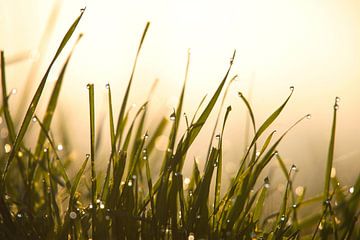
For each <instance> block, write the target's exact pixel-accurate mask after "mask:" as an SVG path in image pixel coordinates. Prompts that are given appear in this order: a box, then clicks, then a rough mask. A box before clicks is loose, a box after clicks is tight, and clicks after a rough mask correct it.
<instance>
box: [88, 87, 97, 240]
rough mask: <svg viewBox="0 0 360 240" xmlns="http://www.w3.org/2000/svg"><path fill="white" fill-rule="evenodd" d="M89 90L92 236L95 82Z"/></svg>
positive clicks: (94, 176)
mask: <svg viewBox="0 0 360 240" xmlns="http://www.w3.org/2000/svg"><path fill="white" fill-rule="evenodd" d="M87 88H88V90H89V107H90V159H91V203H92V206H93V209H92V211H91V219H92V225H91V226H92V228H91V230H92V236H93V237H95V236H96V229H95V226H96V225H97V223H96V208H97V206H96V198H97V191H96V171H95V101H94V84H88V85H87Z"/></svg>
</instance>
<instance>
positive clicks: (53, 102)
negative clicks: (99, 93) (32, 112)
mask: <svg viewBox="0 0 360 240" xmlns="http://www.w3.org/2000/svg"><path fill="white" fill-rule="evenodd" d="M82 36H83V35H82V34H80V35H79V37H78V38H77V40H76V42H75V44H74V46H73V48H72V49H71V51H70V53H69V55H68V57H67V59H66V61H65V63H64V65H63V67H62V69H61V71H60V74H59V77H58V79H57V80H56V82H55V86H54V88H53V90H52V93H51V96H50V100H49V103H48V105H47V108H46V112H45V116H44V118H43V121H42V123H43V126H44V129H45V132H47V131H49V129H50V125H51V122H52V119H53V116H54V112H55V109H56V106H57V102H58V98H59V94H60V90H61V86H62V82H63V79H64V76H65V72H66V69H67V66H68V64H69V61H70V59H71V57H72V54H73V52H74V50H75V47H76V46H77V44H78V43H79V41H80V39H81V38H82ZM45 138H46V136H45V134H44V133H43V132H40V133H39V136H38V141H37V144H36V148H35V156H37V157H39V154H40V153H41V151H42V148H43V145H44V142H45Z"/></svg>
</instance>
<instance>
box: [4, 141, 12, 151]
mask: <svg viewBox="0 0 360 240" xmlns="http://www.w3.org/2000/svg"><path fill="white" fill-rule="evenodd" d="M11 148H12V147H11V145H10V144H8V143H7V144H5V146H4V150H5V153H9V152H10V151H11Z"/></svg>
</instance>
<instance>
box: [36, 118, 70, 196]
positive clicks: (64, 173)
mask: <svg viewBox="0 0 360 240" xmlns="http://www.w3.org/2000/svg"><path fill="white" fill-rule="evenodd" d="M34 118H35V119H36V121H37V122H38V123H39V126H40V130H41V132H42V133H43V134H44V136H45V137H46V138H47V140H48V141H49V143H50V146H51V148H52V149H53V152H54V154H55V157H56V160H58V162H59V165H60V172H61V175H62V177H63V178H64V180H65V184H66V188H67V190H68V191H70V189H71V183H70V180H69V177H68V175H67V173H66V169H65V166H64V164H63V163H62V162H61V160H60V157H59V155H58V153H57V151H56V146H55V143H54V141H53V140H52V139H51V137H50V135H49V133H48V132H47V131H46V129H45V127H44V125H43V124H42V123H41V121H40V119H39V118H38V117H37V116H36V115H35V116H34Z"/></svg>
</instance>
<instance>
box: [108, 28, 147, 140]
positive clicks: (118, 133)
mask: <svg viewBox="0 0 360 240" xmlns="http://www.w3.org/2000/svg"><path fill="white" fill-rule="evenodd" d="M149 26H150V22H147V23H146V26H145V29H144V32H143V34H142V37H141V40H140V43H139V47H138V50H137V52H136V56H135V60H134V65H133V68H132V71H131V75H130V79H129V83H128V86H127V88H126V91H125V95H124V98H123V101H122V104H121V109H120V113H119V117H118V121H117V126H116V131H115V142H117V141H119V144H121V136H122V132H123V130H124V129H123V128H124V125H123V121H124V114H125V110H126V105H127V101H128V98H129V94H130V88H131V84H132V81H133V78H134V74H135V69H136V64H137V61H138V58H139V55H140V50H141V47H142V45H143V43H144V40H145V36H146V33H147V31H148V29H149Z"/></svg>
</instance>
